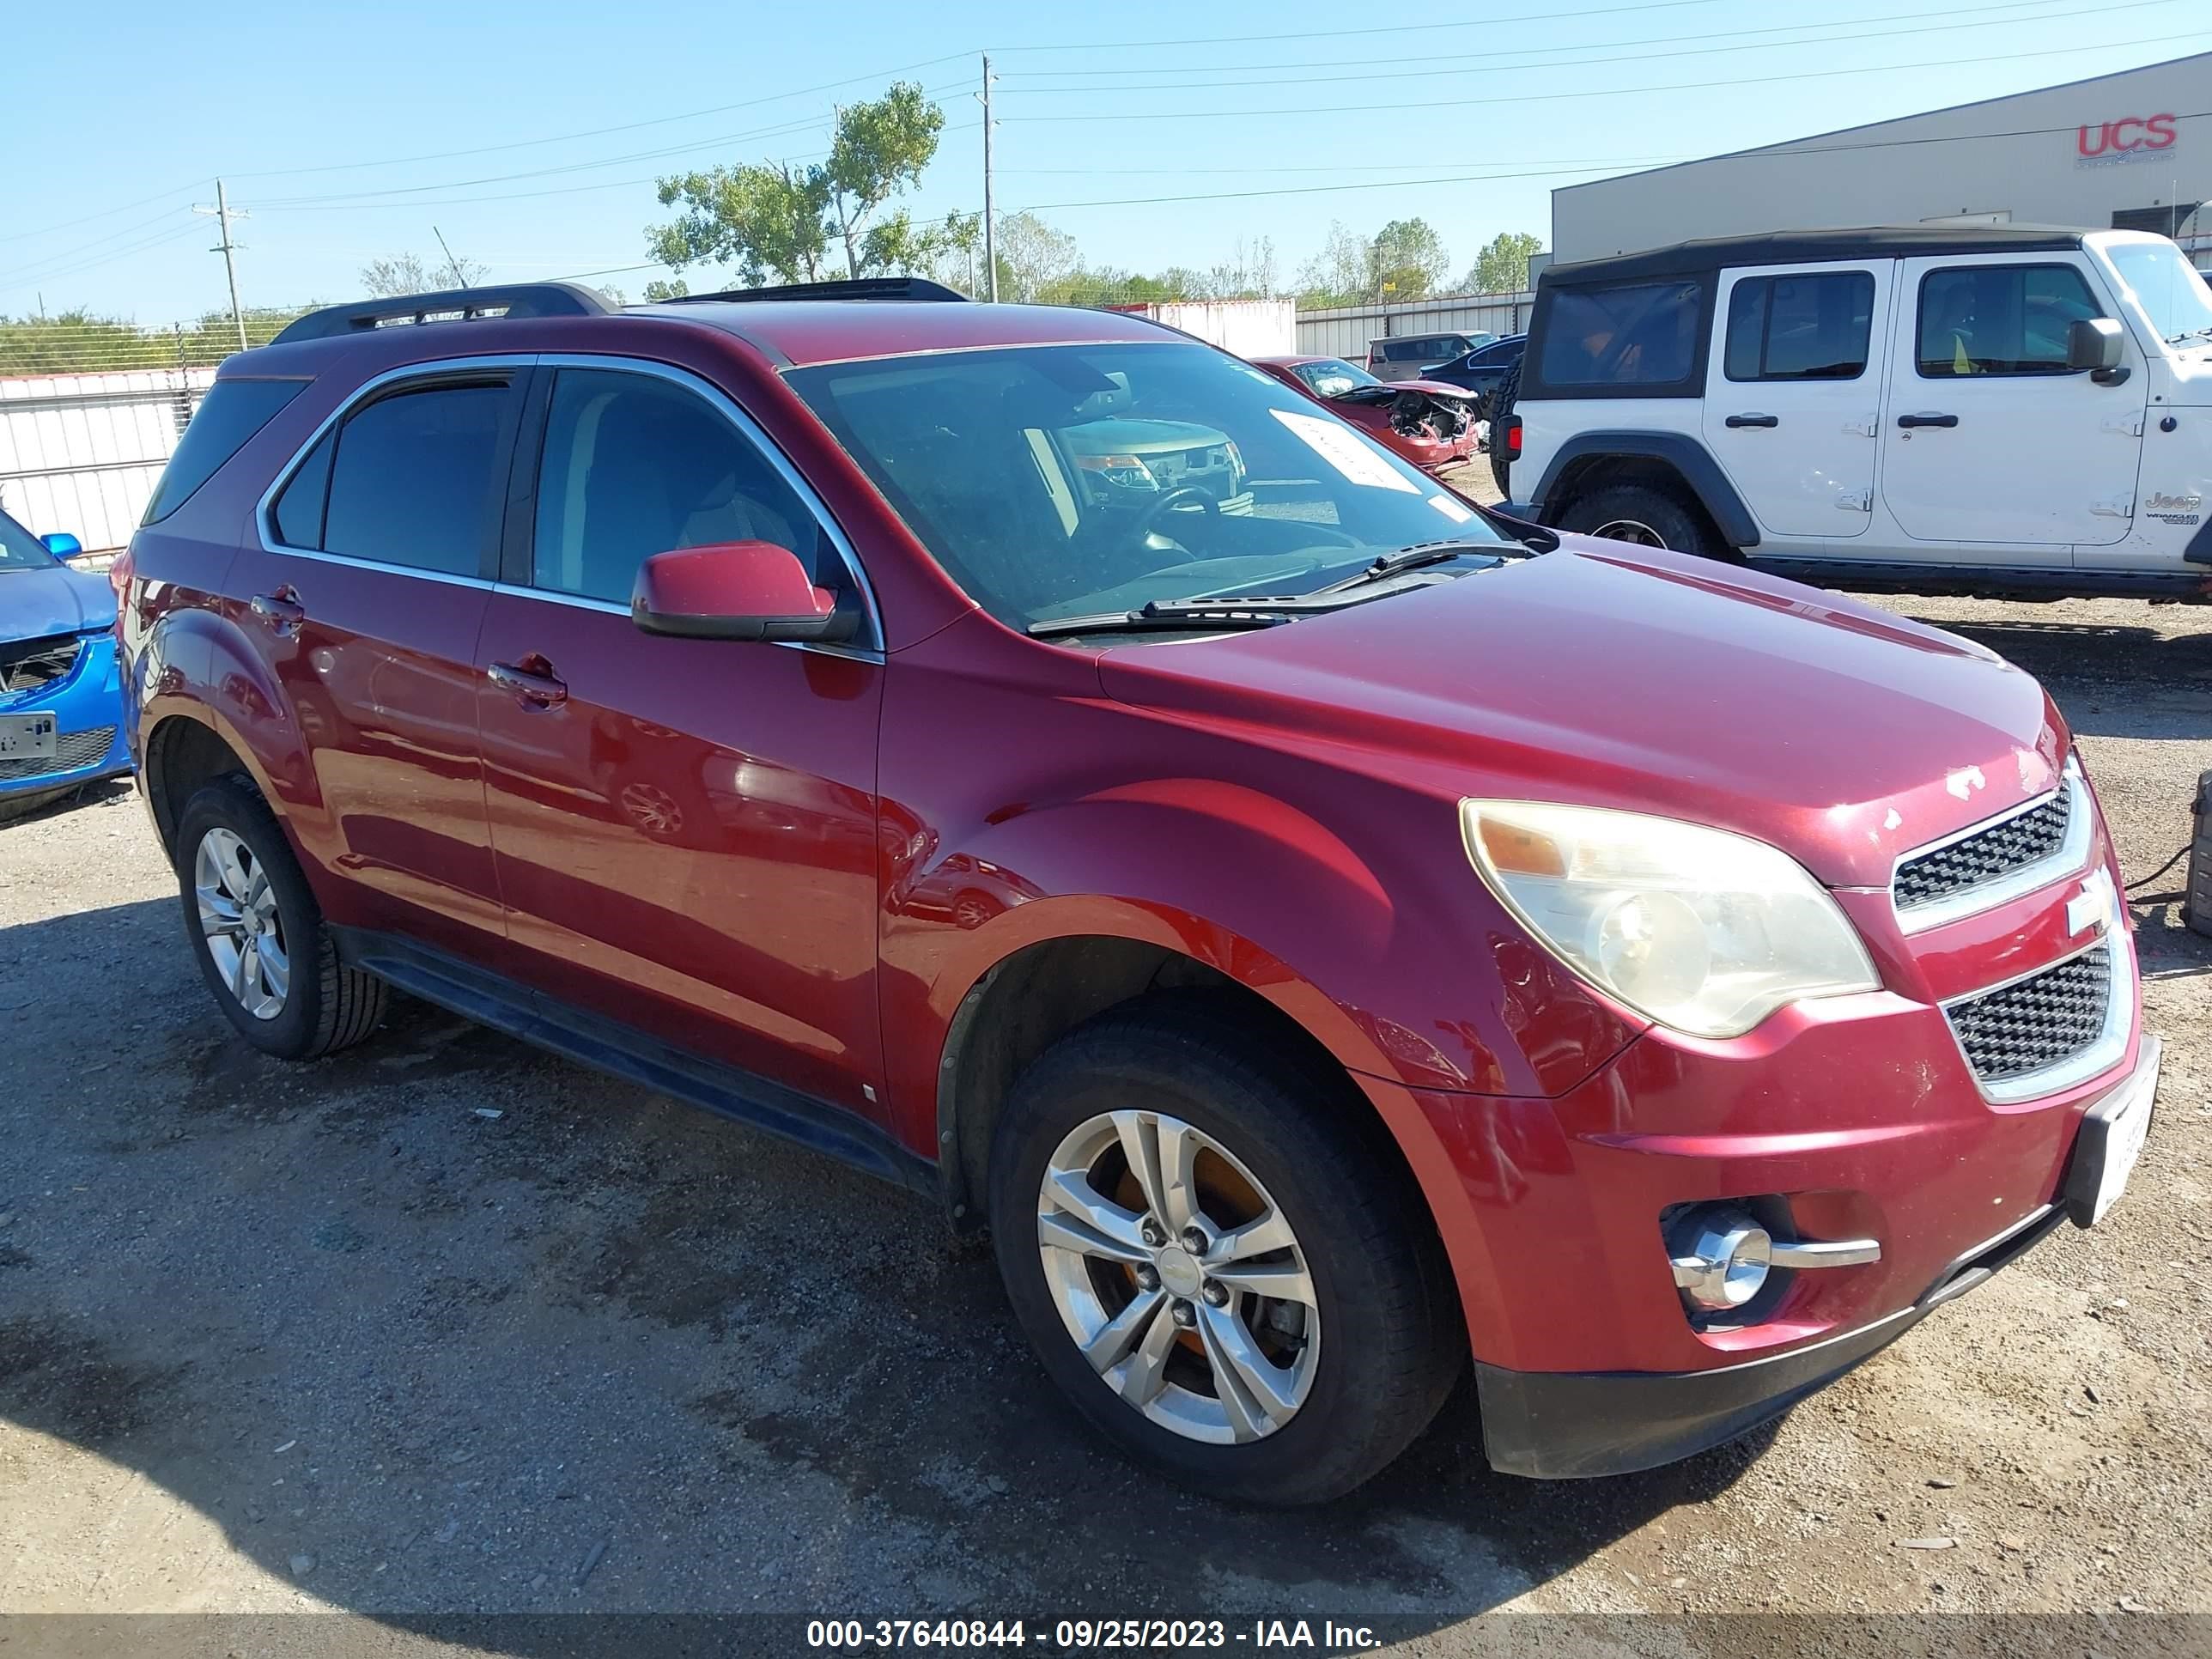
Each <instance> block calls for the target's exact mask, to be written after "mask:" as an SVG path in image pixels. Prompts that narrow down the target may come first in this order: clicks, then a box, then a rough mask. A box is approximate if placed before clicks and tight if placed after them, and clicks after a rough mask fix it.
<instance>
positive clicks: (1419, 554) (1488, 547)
mask: <svg viewBox="0 0 2212 1659" xmlns="http://www.w3.org/2000/svg"><path fill="white" fill-rule="evenodd" d="M1508 548H1513V549H1516V550H1522V551H1525V549H1521V546H1520V544H1519V543H1518V542H1450V541H1445V542H1416V543H1415V544H1413V546H1411V547H1401V548H1400V549H1399V550H1397V551H1396V552H1395V553H1385V554H1383V556H1382V557H1380V558H1378V559H1376V561H1375V562H1374V563H1372V564H1370V565H1369V566H1368V567H1367V568H1365V569H1364V570H1362V571H1361V572H1360V573H1359V574H1358V575H1356V576H1346V577H1345V578H1344V580H1341V581H1334V582H1331V583H1329V584H1328V586H1326V587H1316V588H1315V589H1314V590H1313V594H1309V595H1308V596H1307V597H1308V598H1312V597H1313V596H1314V594H1321V593H1341V592H1346V590H1347V589H1350V588H1354V587H1365V586H1368V585H1369V584H1370V583H1373V582H1379V581H1387V580H1389V578H1391V577H1393V576H1400V575H1403V574H1405V573H1406V572H1407V571H1408V570H1424V569H1426V568H1428V567H1429V566H1430V565H1432V564H1443V563H1446V562H1449V561H1450V560H1453V559H1456V558H1459V557H1461V556H1462V555H1465V554H1468V553H1481V554H1486V555H1488V556H1490V557H1492V558H1507V557H1510V554H1509V553H1508V552H1507V551H1506V549H1508Z"/></svg>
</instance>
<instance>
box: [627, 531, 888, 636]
mask: <svg viewBox="0 0 2212 1659" xmlns="http://www.w3.org/2000/svg"><path fill="white" fill-rule="evenodd" d="M629 614H630V620H631V621H633V622H635V623H636V624H637V625H638V626H639V627H640V628H641V629H644V630H645V631H646V632H647V633H648V634H670V635H675V636H677V637H678V638H680V639H692V640H806V641H815V642H817V643H824V644H828V643H835V642H836V641H842V640H849V639H850V638H852V637H853V635H854V631H855V630H856V629H858V627H859V625H860V612H859V611H858V610H857V609H855V608H854V607H853V606H851V605H839V604H838V603H837V597H836V594H834V593H831V592H829V590H828V589H826V588H821V587H817V586H815V585H814V577H813V575H812V574H811V573H810V572H809V571H808V569H807V568H806V567H805V564H803V563H802V562H800V560H799V555H798V554H796V553H794V552H793V551H792V550H790V549H789V548H787V547H778V546H777V545H775V543H773V542H709V543H708V544H705V545H703V546H701V547H685V548H678V549H677V550H675V551H673V552H670V553H655V554H654V555H653V556H652V557H650V558H648V559H647V560H646V562H644V563H643V564H641V565H640V566H639V567H638V569H637V584H636V586H635V587H633V588H632V589H631V590H630V599H629Z"/></svg>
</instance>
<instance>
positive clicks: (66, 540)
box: [39, 530, 84, 559]
mask: <svg viewBox="0 0 2212 1659" xmlns="http://www.w3.org/2000/svg"><path fill="white" fill-rule="evenodd" d="M39 539H40V541H42V542H44V543H45V544H46V551H47V552H49V553H51V554H52V555H53V556H55V557H56V558H58V559H73V558H75V557H76V556H77V555H78V554H80V553H82V552H83V551H84V544H83V543H82V542H81V541H79V540H77V538H76V537H74V536H72V535H70V533H69V532H68V531H66V530H56V531H53V532H50V533H48V534H46V535H44V536H41V537H40V538H39Z"/></svg>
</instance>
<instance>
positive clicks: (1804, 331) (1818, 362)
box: [1723, 270, 1874, 380]
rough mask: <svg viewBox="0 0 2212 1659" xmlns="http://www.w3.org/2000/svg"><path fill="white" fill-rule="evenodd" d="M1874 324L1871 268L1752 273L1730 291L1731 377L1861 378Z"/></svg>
mask: <svg viewBox="0 0 2212 1659" xmlns="http://www.w3.org/2000/svg"><path fill="white" fill-rule="evenodd" d="M1873 326H1874V277H1873V276H1872V275H1871V274H1870V273H1869V272H1867V271H1863V270H1831V271H1821V272H1819V273H1817V274H1814V275H1806V276H1754V277H1747V278H1746V279H1745V280H1743V281H1741V282H1740V283H1737V284H1736V285H1735V289H1734V290H1733V291H1731V293H1730V294H1729V322H1728V346H1727V349H1726V352H1725V354H1724V356H1723V367H1724V370H1725V372H1726V374H1727V375H1728V378H1729V380H1857V379H1858V377H1859V376H1860V375H1862V374H1865V373H1866V366H1867V345H1868V341H1869V337H1870V335H1871V334H1872V331H1873Z"/></svg>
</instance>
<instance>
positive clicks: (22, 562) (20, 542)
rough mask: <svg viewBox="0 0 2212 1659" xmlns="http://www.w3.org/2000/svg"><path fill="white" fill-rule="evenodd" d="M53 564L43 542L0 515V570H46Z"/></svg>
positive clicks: (5, 515)
mask: <svg viewBox="0 0 2212 1659" xmlns="http://www.w3.org/2000/svg"><path fill="white" fill-rule="evenodd" d="M54 563H55V559H54V556H53V555H52V554H51V553H49V552H47V551H46V544H45V543H44V542H42V541H40V539H39V538H37V537H36V536H33V534H32V533H31V532H29V531H27V530H26V529H24V528H23V526H21V525H19V524H17V523H16V522H15V520H13V519H11V518H9V516H8V515H7V514H6V513H0V570H46V569H49V568H52V566H53V564H54Z"/></svg>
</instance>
